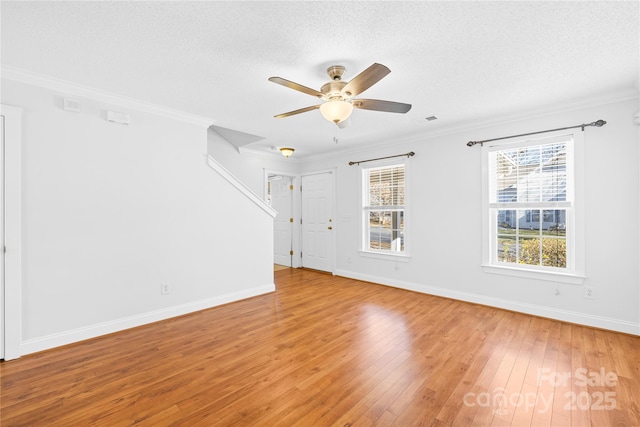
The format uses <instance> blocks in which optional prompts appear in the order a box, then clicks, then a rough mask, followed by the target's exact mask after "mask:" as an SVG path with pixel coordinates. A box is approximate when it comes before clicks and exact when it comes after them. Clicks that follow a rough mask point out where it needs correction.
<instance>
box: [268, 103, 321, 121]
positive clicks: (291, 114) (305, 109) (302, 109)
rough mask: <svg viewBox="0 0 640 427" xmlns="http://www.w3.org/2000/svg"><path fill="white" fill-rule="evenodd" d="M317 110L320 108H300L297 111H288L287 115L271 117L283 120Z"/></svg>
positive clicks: (316, 106)
mask: <svg viewBox="0 0 640 427" xmlns="http://www.w3.org/2000/svg"><path fill="white" fill-rule="evenodd" d="M318 108H320V105H312V106H311V107H305V108H300V109H299V110H293V111H289V112H287V113H282V114H278V115H277V116H273V117H275V118H276V119H283V118H285V117H289V116H294V115H296V114H300V113H306V112H307V111H313V110H317V109H318Z"/></svg>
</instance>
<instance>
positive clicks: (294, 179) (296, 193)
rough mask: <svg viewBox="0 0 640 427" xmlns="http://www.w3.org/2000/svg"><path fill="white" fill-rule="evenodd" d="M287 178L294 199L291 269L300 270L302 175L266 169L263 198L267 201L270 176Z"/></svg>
mask: <svg viewBox="0 0 640 427" xmlns="http://www.w3.org/2000/svg"><path fill="white" fill-rule="evenodd" d="M274 175H277V176H286V177H287V178H291V185H293V194H292V195H291V197H292V199H293V200H292V202H291V203H292V205H291V206H292V207H291V215H292V216H293V229H292V230H291V246H292V247H291V250H292V251H293V257H292V259H291V267H292V268H299V267H300V266H301V265H300V262H301V260H300V248H301V247H302V246H300V206H301V203H302V201H301V198H300V179H301V178H300V175H298V174H296V173H292V172H284V171H280V170H275V169H264V179H263V182H264V188H263V195H262V198H263V199H264V200H265V201H266V200H267V193H268V183H269V176H274Z"/></svg>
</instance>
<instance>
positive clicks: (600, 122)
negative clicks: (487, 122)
mask: <svg viewBox="0 0 640 427" xmlns="http://www.w3.org/2000/svg"><path fill="white" fill-rule="evenodd" d="M606 124H607V122H606V121H605V120H602V119H601V120H596V121H595V122H591V123H583V124H581V125H576V126H567V127H566V128H558V129H549V130H541V131H538V132H530V133H523V134H520V135H511V136H503V137H501V138H493V139H485V140H483V141H469V142H467V147H473V146H474V145H476V144H480V146H481V147H484V143H485V142H491V141H499V140H501V139H509V138H518V137H520V136H529V135H537V134H539V133H546V132H555V131H558V130H566V129H574V128H580V129H582V132H584V128H586V127H588V126H595V127H599V128H600V127H602V126H604V125H606Z"/></svg>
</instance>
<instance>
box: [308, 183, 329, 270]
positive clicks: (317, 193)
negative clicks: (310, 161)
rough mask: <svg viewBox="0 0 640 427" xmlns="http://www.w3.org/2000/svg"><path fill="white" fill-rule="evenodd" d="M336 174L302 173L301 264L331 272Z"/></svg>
mask: <svg viewBox="0 0 640 427" xmlns="http://www.w3.org/2000/svg"><path fill="white" fill-rule="evenodd" d="M332 212H333V174H332V173H331V172H325V173H319V174H314V175H305V176H303V177H302V225H301V229H302V235H301V240H302V266H303V267H307V268H313V269H314V270H321V271H329V272H332V266H333V226H334V221H333V218H332V215H333V213H332Z"/></svg>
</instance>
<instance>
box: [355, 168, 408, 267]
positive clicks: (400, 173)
mask: <svg viewBox="0 0 640 427" xmlns="http://www.w3.org/2000/svg"><path fill="white" fill-rule="evenodd" d="M362 182H363V189H364V191H363V196H364V197H363V209H362V211H363V221H362V223H363V236H364V239H363V241H364V244H363V246H364V248H363V249H364V250H365V251H370V252H378V253H389V254H396V255H397V254H404V253H405V221H406V217H405V165H404V164H403V163H401V164H392V165H385V166H378V167H370V168H363V179H362Z"/></svg>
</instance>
